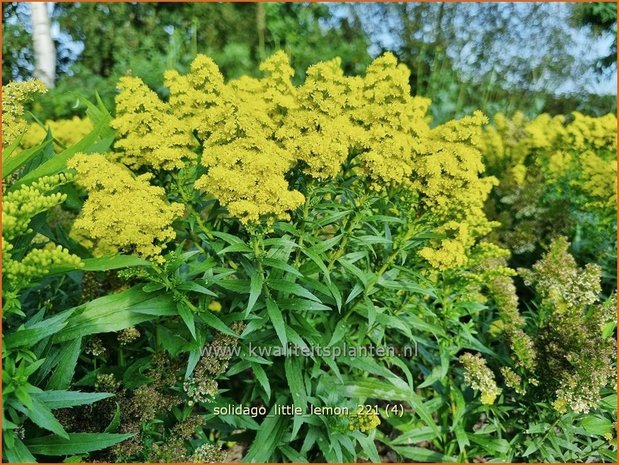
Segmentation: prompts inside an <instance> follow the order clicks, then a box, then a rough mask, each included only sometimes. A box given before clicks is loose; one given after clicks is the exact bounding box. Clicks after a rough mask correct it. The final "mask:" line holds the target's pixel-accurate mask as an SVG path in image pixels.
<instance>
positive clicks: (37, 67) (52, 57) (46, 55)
mask: <svg viewBox="0 0 619 465" xmlns="http://www.w3.org/2000/svg"><path fill="white" fill-rule="evenodd" d="M30 12H31V18H32V40H33V45H34V77H35V78H37V79H40V80H41V81H42V82H43V83H44V84H45V85H46V86H47V87H50V88H51V87H54V79H55V78H56V47H55V46H54V41H53V40H52V31H51V24H50V19H49V13H48V9H47V2H36V3H35V2H31V3H30Z"/></svg>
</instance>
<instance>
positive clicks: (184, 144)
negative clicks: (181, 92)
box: [112, 76, 194, 170]
mask: <svg viewBox="0 0 619 465" xmlns="http://www.w3.org/2000/svg"><path fill="white" fill-rule="evenodd" d="M118 87H119V89H120V93H119V94H118V96H117V97H116V118H115V119H114V120H113V121H112V127H113V128H114V129H116V131H117V140H116V143H115V147H116V149H117V150H119V151H120V153H119V154H118V159H119V161H121V162H122V163H124V164H125V165H127V166H129V167H131V168H140V167H142V166H144V165H145V166H149V167H151V168H154V169H163V170H171V169H175V168H181V167H182V166H183V164H184V163H185V162H186V161H187V160H190V159H193V158H194V154H193V152H192V151H191V148H192V147H193V145H194V141H193V137H192V135H191V131H190V129H189V128H188V127H187V126H186V125H185V124H183V122H182V121H179V120H178V119H177V118H176V117H175V116H174V115H173V114H172V111H171V108H170V105H169V104H166V103H164V102H162V101H161V100H160V99H159V97H158V96H157V94H155V92H153V91H152V90H150V89H149V88H148V86H146V84H144V83H143V82H142V80H141V79H140V78H136V77H131V76H126V77H123V78H121V79H120V81H119V83H118Z"/></svg>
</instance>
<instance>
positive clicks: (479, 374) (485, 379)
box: [459, 352, 501, 405]
mask: <svg viewBox="0 0 619 465" xmlns="http://www.w3.org/2000/svg"><path fill="white" fill-rule="evenodd" d="M459 360H460V362H461V363H462V365H463V366H464V381H465V383H466V384H467V385H469V386H470V387H472V388H473V389H475V390H477V391H480V392H481V403H482V404H486V405H492V404H493V403H494V401H495V400H496V398H497V396H498V395H499V394H501V389H500V388H499V387H497V385H496V381H495V380H494V373H492V371H491V370H490V368H488V367H487V366H486V361H485V360H484V359H483V357H482V356H481V355H479V354H475V355H473V354H471V353H468V352H467V353H465V354H463V355H461V356H460V358H459Z"/></svg>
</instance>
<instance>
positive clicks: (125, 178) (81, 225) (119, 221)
mask: <svg viewBox="0 0 619 465" xmlns="http://www.w3.org/2000/svg"><path fill="white" fill-rule="evenodd" d="M108 156H109V155H108ZM68 166H69V168H75V170H76V171H77V176H76V181H75V182H76V184H77V185H78V186H80V187H81V188H83V189H84V190H85V191H86V192H87V193H88V199H87V200H86V202H85V203H84V206H83V208H82V211H81V213H80V215H79V216H78V218H77V219H76V220H75V223H74V224H73V228H72V230H71V234H72V236H73V237H75V238H76V239H78V240H81V241H82V243H84V244H85V245H87V246H89V247H90V248H92V249H93V250H94V252H95V254H96V255H104V254H113V253H117V252H119V251H123V252H126V253H136V254H138V255H140V256H142V257H144V258H149V259H152V260H155V261H160V262H161V261H162V260H163V258H161V256H160V254H161V252H162V251H163V249H164V248H165V243H166V242H168V241H170V240H172V239H174V238H175V237H176V234H175V232H174V229H173V228H172V227H171V224H172V222H173V221H174V220H175V219H177V218H179V217H180V216H182V215H183V212H184V207H183V205H181V204H177V203H172V204H169V203H168V202H167V201H166V198H165V191H164V189H162V188H161V187H157V186H152V185H151V184H150V183H149V182H148V181H149V179H150V178H151V177H152V175H150V174H143V175H140V176H135V175H134V174H133V173H131V171H129V170H128V169H127V168H126V167H124V166H122V165H120V164H117V163H114V162H111V161H109V160H108V158H106V155H105V154H77V155H75V156H74V157H73V158H72V159H71V160H70V161H69V163H68Z"/></svg>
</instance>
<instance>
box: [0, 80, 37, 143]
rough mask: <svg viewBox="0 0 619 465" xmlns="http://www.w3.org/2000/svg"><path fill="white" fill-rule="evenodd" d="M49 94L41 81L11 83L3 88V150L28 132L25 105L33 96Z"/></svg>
mask: <svg viewBox="0 0 619 465" xmlns="http://www.w3.org/2000/svg"><path fill="white" fill-rule="evenodd" d="M45 92H47V88H46V87H45V85H44V84H43V83H42V82H41V81H39V80H32V81H25V82H10V83H8V84H7V85H5V86H3V88H2V94H3V95H2V148H4V147H8V146H9V145H11V144H12V143H13V142H15V141H17V139H19V138H20V137H21V136H22V134H24V133H25V132H26V131H27V130H28V123H27V122H26V120H25V119H24V113H25V111H26V110H25V109H24V104H25V103H26V102H27V101H29V100H30V99H31V98H32V95H33V94H37V93H39V94H42V93H45Z"/></svg>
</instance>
